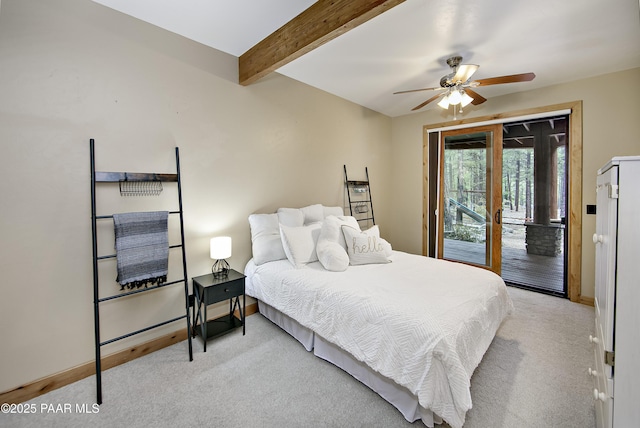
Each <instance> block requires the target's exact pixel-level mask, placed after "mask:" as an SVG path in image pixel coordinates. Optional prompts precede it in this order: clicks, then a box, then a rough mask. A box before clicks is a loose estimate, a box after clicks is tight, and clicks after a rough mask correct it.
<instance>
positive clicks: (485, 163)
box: [437, 124, 502, 275]
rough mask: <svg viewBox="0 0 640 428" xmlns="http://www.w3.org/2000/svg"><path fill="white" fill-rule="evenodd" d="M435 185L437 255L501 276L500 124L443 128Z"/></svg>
mask: <svg viewBox="0 0 640 428" xmlns="http://www.w3.org/2000/svg"><path fill="white" fill-rule="evenodd" d="M440 142H441V143H440V148H439V149H440V156H439V159H440V165H439V182H440V186H438V188H439V190H438V215H437V222H438V234H437V236H438V240H437V255H438V258H444V259H447V260H453V261H458V262H464V263H469V264H473V265H476V266H480V267H484V268H486V269H489V270H492V271H494V272H495V273H497V274H498V275H500V268H501V238H502V227H501V223H502V221H501V220H502V218H501V217H502V125H501V124H496V125H488V126H481V127H475V128H464V129H458V130H453V131H445V132H442V134H441V136H440Z"/></svg>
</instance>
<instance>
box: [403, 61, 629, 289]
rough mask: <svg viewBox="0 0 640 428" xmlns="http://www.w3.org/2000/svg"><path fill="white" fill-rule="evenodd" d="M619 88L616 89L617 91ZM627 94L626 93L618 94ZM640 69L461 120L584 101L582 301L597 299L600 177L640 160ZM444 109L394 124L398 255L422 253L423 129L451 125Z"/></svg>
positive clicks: (485, 108)
mask: <svg viewBox="0 0 640 428" xmlns="http://www.w3.org/2000/svg"><path fill="white" fill-rule="evenodd" d="M613 84H615V87H614V86H612V85H613ZM615 88H624V90H623V91H619V90H614V89H615ZM639 93H640V68H636V69H632V70H627V71H624V72H619V73H613V74H608V75H605V76H600V77H594V78H591V79H585V80H579V81H575V82H569V83H565V84H560V85H556V86H552V87H547V88H544V89H539V90H535V91H527V92H522V93H519V94H514V95H509V96H503V97H497V98H492V99H489V100H488V101H487V102H486V103H484V104H481V105H480V106H476V107H472V106H469V107H467V108H466V109H465V110H466V112H465V114H464V115H463V116H462V117H459V119H466V118H473V117H481V116H488V115H492V114H497V113H504V112H509V111H520V110H524V109H529V108H535V107H543V106H549V105H554V104H560V103H566V102H571V101H578V100H582V101H583V163H582V169H583V179H582V186H583V194H582V200H583V204H582V214H583V217H582V224H583V230H582V293H581V294H582V295H583V296H588V297H593V295H594V256H595V251H594V247H593V244H592V243H591V236H592V235H593V233H594V231H595V216H593V215H586V209H585V206H586V204H595V199H596V195H595V186H596V172H597V170H598V168H600V167H601V166H603V165H604V164H605V163H606V162H607V160H608V159H610V158H611V157H613V156H627V155H640V140H639V139H638V137H637V136H638V133H639V132H640V120H639V119H640V102H639V101H638V98H637V96H636V94H639ZM451 119H452V118H451V116H450V114H449V115H447V114H446V113H445V112H444V110H442V109H440V108H431V109H428V110H426V111H424V112H423V113H416V114H412V115H407V116H402V117H398V118H394V119H393V121H392V135H393V137H392V140H393V142H392V144H393V151H392V153H393V157H392V159H393V161H392V171H393V174H392V186H393V188H394V189H398V191H397V192H393V193H392V194H391V204H392V206H393V207H395V208H396V209H393V210H392V213H393V217H392V222H391V224H392V229H391V230H390V236H391V239H392V241H393V243H394V246H395V248H396V249H399V250H403V251H408V252H414V253H418V254H420V253H421V252H422V233H421V225H422V143H423V138H422V132H423V126H425V125H429V124H435V123H442V122H446V121H450V120H451Z"/></svg>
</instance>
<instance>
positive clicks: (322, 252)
mask: <svg viewBox="0 0 640 428" xmlns="http://www.w3.org/2000/svg"><path fill="white" fill-rule="evenodd" d="M342 225H347V226H351V227H353V228H354V229H357V230H360V226H359V225H358V221H357V220H356V219H355V218H354V217H350V216H334V215H330V216H328V217H327V218H325V219H324V222H323V223H322V228H321V229H320V236H319V237H318V245H317V246H316V252H317V253H318V260H319V261H320V264H322V266H323V267H324V268H325V269H326V270H330V271H333V272H342V271H344V270H346V269H347V267H349V255H348V254H347V246H346V244H345V242H344V235H343V234H342V229H341V226H342Z"/></svg>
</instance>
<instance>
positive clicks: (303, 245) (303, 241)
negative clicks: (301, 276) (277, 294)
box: [280, 223, 322, 269]
mask: <svg viewBox="0 0 640 428" xmlns="http://www.w3.org/2000/svg"><path fill="white" fill-rule="evenodd" d="M321 227H322V224H321V223H314V224H311V225H309V226H301V227H289V226H285V225H284V224H281V225H280V236H281V238H282V246H283V248H284V252H285V254H286V256H287V259H289V261H290V262H291V264H292V265H294V266H295V267H296V268H298V269H300V268H302V267H304V265H306V264H307V263H311V262H315V261H317V260H318V255H317V253H316V245H317V243H318V236H319V235H320V228H321Z"/></svg>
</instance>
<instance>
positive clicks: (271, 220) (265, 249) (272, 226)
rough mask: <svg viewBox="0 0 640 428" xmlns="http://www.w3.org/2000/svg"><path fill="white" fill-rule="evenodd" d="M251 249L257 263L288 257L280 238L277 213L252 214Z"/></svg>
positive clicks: (250, 218) (250, 223)
mask: <svg viewBox="0 0 640 428" xmlns="http://www.w3.org/2000/svg"><path fill="white" fill-rule="evenodd" d="M249 225H250V226H251V250H252V252H253V261H254V262H255V264H256V265H261V264H263V263H266V262H272V261H275V260H283V259H286V258H287V255H286V254H285V252H284V248H283V247H282V240H281V239H280V224H279V222H278V215H277V214H251V215H250V216H249Z"/></svg>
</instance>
